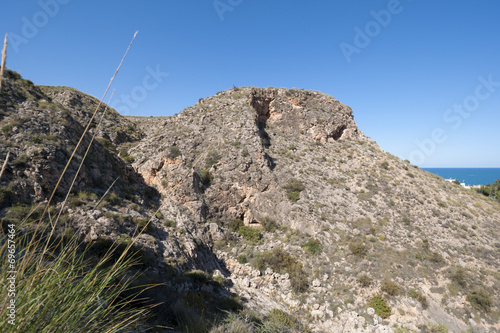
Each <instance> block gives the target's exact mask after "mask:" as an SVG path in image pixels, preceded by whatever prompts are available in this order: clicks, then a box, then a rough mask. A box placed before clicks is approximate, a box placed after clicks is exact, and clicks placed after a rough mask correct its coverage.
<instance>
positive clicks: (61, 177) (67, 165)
mask: <svg viewBox="0 0 500 333" xmlns="http://www.w3.org/2000/svg"><path fill="white" fill-rule="evenodd" d="M137 34H138V31H136V32H135V33H134V37H133V38H132V41H131V42H130V44H129V45H128V48H127V50H126V51H125V54H124V55H123V58H122V60H121V61H120V64H119V65H118V67H117V68H116V70H115V73H114V74H113V76H112V77H111V80H110V81H109V83H108V86H107V87H106V91H105V92H104V94H103V96H102V97H101V99H100V101H99V104H98V105H97V106H96V108H95V110H94V113H93V114H92V117H90V120H89V122H88V124H87V126H86V127H85V129H84V131H83V133H82V135H81V136H80V139H79V140H78V143H77V144H76V146H75V148H74V149H73V152H72V154H71V156H70V158H69V160H68V162H67V163H66V165H65V167H64V170H63V171H62V172H61V175H60V176H59V179H58V181H57V183H56V185H55V187H54V189H53V190H52V193H51V195H50V197H49V200H48V201H47V204H46V205H45V208H44V210H43V212H42V215H41V217H40V220H39V223H38V226H37V230H38V227H39V226H41V225H42V221H43V218H44V217H45V215H46V214H47V211H48V209H49V207H50V203H51V202H52V199H53V198H54V196H55V194H56V191H57V189H58V188H59V185H60V184H61V181H62V179H63V177H64V175H65V174H66V171H67V170H68V167H69V165H70V164H71V161H72V160H73V158H74V156H75V154H76V152H77V150H78V148H79V147H80V145H81V143H82V142H83V138H84V137H85V135H86V134H87V133H88V131H89V129H90V126H91V125H92V121H93V120H94V118H95V116H96V115H97V113H98V111H99V109H100V108H101V105H102V101H103V100H104V98H105V97H106V95H107V93H108V91H109V88H110V87H111V84H112V83H113V81H114V80H115V78H116V75H117V74H118V72H119V71H120V68H121V66H122V64H123V61H124V60H125V58H126V57H127V54H128V51H129V50H130V48H131V47H132V44H133V43H134V40H135V37H137ZM83 162H84V160H83V159H82V161H81V162H80V167H81V165H82V164H83ZM67 198H68V196H66V199H65V201H64V202H63V204H62V206H64V205H65V202H66V200H67ZM61 211H62V209H61ZM59 215H60V214H59ZM51 225H52V227H51V230H50V236H49V238H50V237H52V235H53V234H54V231H55V227H56V223H51ZM46 245H48V244H46ZM131 246H132V245H130V246H129V247H127V249H130V247H131ZM45 250H46V249H45Z"/></svg>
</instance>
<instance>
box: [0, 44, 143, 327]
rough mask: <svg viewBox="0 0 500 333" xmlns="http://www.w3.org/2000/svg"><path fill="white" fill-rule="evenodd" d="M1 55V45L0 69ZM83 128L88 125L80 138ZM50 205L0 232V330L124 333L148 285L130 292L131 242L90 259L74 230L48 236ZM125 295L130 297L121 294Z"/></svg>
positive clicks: (136, 319) (138, 315)
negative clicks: (2, 290)
mask: <svg viewBox="0 0 500 333" xmlns="http://www.w3.org/2000/svg"><path fill="white" fill-rule="evenodd" d="M134 38H135V35H134ZM129 48H130V46H129ZM127 51H128V49H127ZM5 57H6V51H5V48H4V51H3V54H2V68H3V66H4V63H5ZM124 58H125V57H124ZM122 62H123V59H122ZM122 62H121V63H120V66H121V64H122ZM120 66H119V67H118V69H119V68H120ZM118 69H117V71H116V72H115V75H114V76H113V79H114V77H115V76H116V73H117V72H118ZM113 79H112V80H111V82H110V84H109V85H111V83H112V81H113ZM109 85H108V89H109ZM108 89H107V90H106V92H107V91H108ZM105 95H106V94H105ZM103 98H104V97H103ZM101 102H102V100H101ZM99 109H100V108H99V107H98V108H97V109H96V112H95V113H97V111H98V110H99ZM95 113H94V116H95ZM91 121H92V120H91ZM91 121H90V122H89V124H90V123H91ZM88 129H89V126H87V128H86V129H85V131H84V133H83V134H82V136H81V138H80V142H81V141H82V138H83V136H84V135H86V133H87V131H88ZM77 148H78V147H75V149H74V152H76V149H77ZM73 156H74V153H73V155H72V157H73ZM7 160H8V157H7V158H6V161H7ZM5 163H7V162H5ZM5 163H4V164H5ZM81 163H83V160H82V162H81ZM68 164H69V162H68ZM65 171H66V169H65V170H64V171H63V172H62V174H61V175H60V180H61V179H62V177H63V176H64V173H65ZM60 180H59V182H60ZM58 184H59V183H58ZM55 190H56V189H54V193H55ZM69 191H70V190H69ZM69 191H68V193H69ZM51 199H52V197H51ZM50 207H51V206H50V200H49V202H48V203H47V204H46V206H45V209H44V212H43V213H42V215H41V217H40V218H37V219H35V222H33V221H32V220H34V218H33V217H32V216H31V215H32V214H33V213H34V211H35V210H33V211H32V212H31V213H30V214H28V216H26V217H25V218H24V219H22V220H20V221H16V223H12V224H11V225H9V226H6V227H7V230H9V231H11V232H10V233H6V234H4V233H2V234H0V262H1V263H2V265H4V264H7V263H9V264H10V263H12V267H11V268H12V269H2V270H1V272H0V284H2V285H3V286H9V287H11V288H9V289H10V290H9V293H8V294H7V293H6V294H4V297H3V299H2V301H0V313H1V314H2V316H3V318H2V321H1V322H0V331H2V332H124V331H129V330H130V329H132V328H134V327H136V326H138V325H140V324H141V321H142V320H143V319H144V318H145V316H147V315H148V312H149V310H150V306H141V307H136V306H134V307H132V306H131V305H132V304H135V302H136V301H137V299H138V297H139V293H140V291H143V290H144V289H146V288H148V287H141V288H138V289H135V290H131V282H132V281H133V276H132V278H131V277H130V276H128V275H130V268H131V267H132V266H134V264H136V262H135V261H134V259H132V258H133V256H131V255H128V254H130V252H131V247H132V246H133V244H134V242H130V244H129V245H128V246H127V247H126V248H125V249H124V250H123V252H122V253H121V255H120V256H119V258H118V259H116V257H117V256H116V255H115V256H114V254H115V251H116V250H117V247H118V245H117V244H115V245H114V246H112V247H111V248H110V249H109V250H108V251H107V252H106V253H105V254H104V255H103V256H101V257H99V258H95V257H93V256H92V255H91V253H90V250H89V247H88V246H85V245H84V243H82V242H81V240H80V239H79V238H78V237H77V236H76V234H75V236H73V237H71V238H69V240H63V239H62V238H58V237H55V236H54V234H55V233H54V230H55V226H56V225H57V219H58V217H59V215H58V216H57V217H52V216H51V214H49V212H50V210H49V208H50ZM33 215H34V214H33ZM30 221H31V222H30ZM46 222H48V223H46ZM49 227H50V230H47V229H46V228H49ZM115 259H116V260H115ZM125 292H126V293H125ZM125 294H129V295H131V296H128V297H125V296H124V295H125ZM7 315H10V316H7Z"/></svg>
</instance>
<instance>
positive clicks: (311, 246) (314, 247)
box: [301, 238, 321, 254]
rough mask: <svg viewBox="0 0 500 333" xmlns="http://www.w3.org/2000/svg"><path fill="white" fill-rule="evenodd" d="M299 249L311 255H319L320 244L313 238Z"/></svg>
mask: <svg viewBox="0 0 500 333" xmlns="http://www.w3.org/2000/svg"><path fill="white" fill-rule="evenodd" d="M301 247H302V248H303V249H306V250H307V251H309V253H312V254H319V253H321V243H320V241H319V240H317V239H314V238H310V239H309V240H308V241H307V242H306V243H304V244H302V245H301Z"/></svg>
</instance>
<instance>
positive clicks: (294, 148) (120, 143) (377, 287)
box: [0, 71, 500, 332]
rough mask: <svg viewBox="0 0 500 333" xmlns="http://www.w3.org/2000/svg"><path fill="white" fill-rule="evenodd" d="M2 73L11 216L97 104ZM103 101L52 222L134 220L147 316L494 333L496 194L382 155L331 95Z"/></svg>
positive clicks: (214, 324)
mask: <svg viewBox="0 0 500 333" xmlns="http://www.w3.org/2000/svg"><path fill="white" fill-rule="evenodd" d="M3 84H4V87H3V88H2V93H1V94H0V108H1V114H0V127H1V129H2V131H1V133H0V139H1V140H2V142H1V143H2V144H1V146H0V159H2V160H4V159H5V158H6V155H7V152H10V159H9V163H8V165H7V168H6V171H5V173H4V175H3V177H2V179H1V184H0V185H1V188H0V208H1V209H2V212H1V214H2V216H3V217H4V219H5V220H15V219H16V218H19V216H20V214H22V213H25V212H26V211H29V210H30V209H32V207H33V205H36V204H37V203H40V202H44V201H45V200H46V199H47V197H48V196H49V195H50V193H51V190H52V189H53V187H52V186H53V185H54V183H55V181H56V180H57V176H58V175H59V174H60V172H61V171H62V169H63V167H64V164H65V163H66V161H67V160H68V158H69V154H70V152H71V149H72V147H74V146H75V145H76V142H77V141H78V139H79V136H80V135H81V133H82V131H83V129H84V128H85V127H86V126H87V124H88V122H89V120H90V118H91V115H92V113H93V111H94V110H95V108H96V107H97V105H98V101H97V100H95V99H94V98H93V97H91V96H88V95H85V94H83V93H81V92H78V91H76V90H74V89H71V88H65V87H40V86H34V85H33V84H32V83H31V82H29V81H27V80H23V79H22V78H21V77H20V76H19V75H18V74H17V73H14V72H10V71H8V72H7V77H6V79H5V80H4V83H3ZM102 109H103V111H104V110H105V109H106V113H105V114H104V118H103V123H102V124H101V126H98V125H97V121H98V119H95V120H93V123H92V124H91V131H90V134H91V135H93V134H95V135H96V141H95V142H94V143H93V145H92V147H91V153H90V154H89V156H88V157H87V158H86V159H85V162H84V164H83V165H84V167H83V169H84V170H83V171H82V173H81V175H80V176H79V177H78V178H77V185H76V187H75V189H74V190H73V193H72V195H71V196H70V199H69V202H68V204H67V206H66V207H65V208H64V221H65V225H66V226H67V225H69V226H71V227H72V232H73V233H79V234H81V236H82V237H83V238H85V239H86V240H87V241H88V242H90V243H92V244H94V245H96V246H98V248H99V246H100V247H101V248H102V247H105V246H106V245H107V244H108V245H109V242H112V241H116V242H124V243H126V242H130V240H131V238H132V237H134V236H136V235H137V234H138V230H139V228H141V226H144V224H145V223H146V221H148V220H149V219H151V221H152V222H151V224H150V225H149V226H148V228H147V230H146V233H143V234H141V235H140V236H139V239H138V241H137V247H138V249H140V251H141V253H142V262H143V269H144V274H143V275H142V276H141V278H140V280H141V281H140V282H142V283H144V282H162V283H164V286H162V287H161V288H157V289H155V290H154V291H153V292H150V296H151V297H153V298H154V299H155V300H157V301H161V302H163V305H162V306H160V307H159V308H158V310H157V313H156V315H157V316H156V318H155V319H154V321H152V322H151V323H150V324H151V325H153V324H160V325H166V326H175V327H176V328H177V329H178V330H179V331H187V330H188V329H190V330H191V331H193V329H194V330H195V331H200V332H201V331H211V332H236V331H237V330H236V327H240V328H241V330H240V331H248V332H253V331H255V332H257V330H256V329H255V327H257V326H258V327H260V329H261V330H260V331H259V332H262V331H265V332H271V331H272V330H271V329H268V330H267V331H266V330H262V327H268V326H269V325H275V326H276V325H278V324H277V322H279V325H281V329H282V330H281V331H283V332H285V331H287V332H288V331H290V332H307V331H311V332H446V331H449V332H468V331H470V332H499V331H500V325H499V324H498V322H499V319H500V308H499V307H500V298H499V288H500V274H499V272H498V263H499V248H500V241H499V231H498V230H499V228H498V226H499V222H500V204H499V202H497V201H494V200H492V199H490V198H487V197H484V196H483V195H481V194H478V193H476V192H474V191H472V190H467V189H464V188H462V187H461V186H460V185H456V184H452V183H448V182H445V181H444V180H443V179H441V178H439V177H437V176H434V175H432V174H430V173H428V172H426V171H423V170H421V169H419V168H417V167H415V166H412V165H410V164H409V162H408V161H402V160H400V159H399V158H397V157H395V156H393V155H391V154H389V153H386V152H384V151H382V150H381V149H380V147H379V146H378V145H377V144H376V143H375V142H374V141H373V140H371V139H370V138H368V137H366V136H365V135H364V134H363V133H362V132H361V131H360V130H359V129H358V128H357V125H356V123H355V122H354V118H353V115H352V110H351V109H350V108H349V107H348V106H346V105H344V104H342V103H340V102H339V101H338V100H336V99H335V98H333V97H331V96H328V95H325V94H322V93H319V92H314V91H305V90H296V89H282V88H279V89H276V88H264V89H261V88H233V89H230V90H227V91H224V92H219V93H217V94H216V95H215V96H212V97H208V98H204V99H200V100H199V102H198V103H197V104H196V105H194V106H192V107H189V108H187V109H185V110H183V111H182V112H180V113H178V114H176V115H174V116H172V117H160V118H152V117H123V116H121V115H119V114H118V113H116V111H114V110H112V109H111V110H107V107H106V106H103V107H102ZM97 118H99V116H98V117H97ZM91 135H88V136H86V138H85V140H84V141H85V142H86V143H89V142H90V139H91ZM83 154H84V151H81V152H78V157H77V159H76V161H75V165H73V166H71V167H70V172H69V174H68V177H67V179H65V180H64V181H63V186H62V187H61V191H60V192H61V193H60V194H59V196H58V198H56V205H60V204H61V202H62V197H63V196H64V190H65V189H66V188H68V185H69V183H70V182H71V180H72V177H71V175H72V174H73V175H74V174H75V172H76V167H77V162H78V161H79V159H81V158H82V156H83ZM65 232H68V231H67V230H66V231H65ZM228 313H229V314H228ZM183 318H184V319H186V318H188V319H186V320H183ZM223 318H225V319H223ZM276 318H279V319H280V320H278V319H276ZM256 322H258V323H260V324H259V325H257V326H256V324H255V323H256ZM273 323H274V324H273ZM190 325H191V326H190ZM193 325H198V326H193ZM266 325H268V326H266ZM279 325H278V326H279ZM193 327H198V328H197V329H196V328H193ZM200 327H202V328H200ZM269 327H271V326H269ZM276 327H277V326H276ZM240 331H238V332H240ZM281 331H280V332H281ZM273 332H274V331H273Z"/></svg>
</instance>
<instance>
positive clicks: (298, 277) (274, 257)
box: [254, 246, 309, 293]
mask: <svg viewBox="0 0 500 333" xmlns="http://www.w3.org/2000/svg"><path fill="white" fill-rule="evenodd" d="M254 262H255V261H254ZM258 266H259V267H258V268H259V269H260V270H263V269H264V268H265V267H266V266H268V267H270V268H271V269H272V270H273V271H275V272H278V273H280V274H285V273H288V274H289V276H290V283H291V285H292V290H293V291H294V292H295V293H301V292H304V291H306V290H307V288H308V287H309V283H308V280H307V274H306V273H305V272H304V269H303V267H302V264H301V263H299V262H298V261H297V260H296V259H295V258H294V257H293V256H292V255H291V254H290V253H288V252H287V251H285V250H284V249H283V248H282V247H280V246H278V247H275V248H274V249H272V250H271V251H266V252H264V253H263V254H262V257H261V258H260V261H259V262H258Z"/></svg>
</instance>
